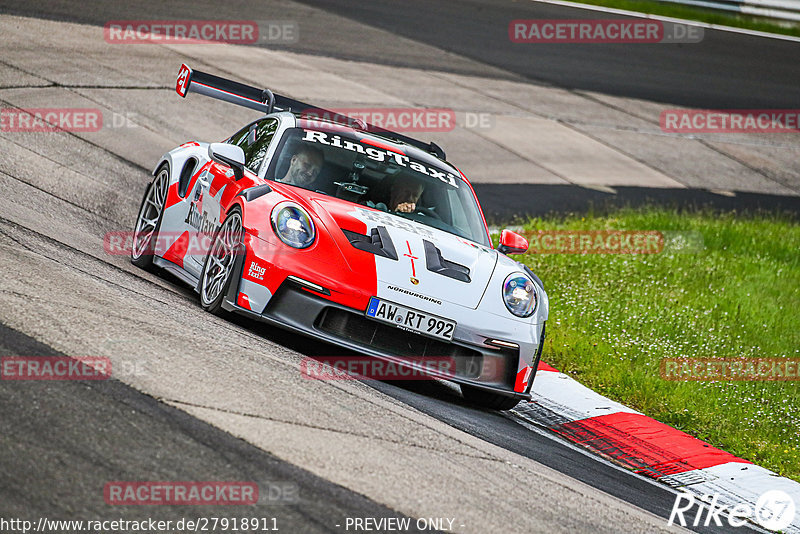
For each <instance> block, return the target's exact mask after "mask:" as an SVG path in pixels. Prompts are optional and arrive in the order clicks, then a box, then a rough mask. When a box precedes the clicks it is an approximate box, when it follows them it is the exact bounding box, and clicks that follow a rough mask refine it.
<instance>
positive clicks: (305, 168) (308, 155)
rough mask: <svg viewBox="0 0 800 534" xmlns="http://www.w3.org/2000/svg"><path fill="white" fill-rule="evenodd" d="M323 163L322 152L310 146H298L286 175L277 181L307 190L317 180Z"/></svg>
mask: <svg viewBox="0 0 800 534" xmlns="http://www.w3.org/2000/svg"><path fill="white" fill-rule="evenodd" d="M324 163H325V156H324V155H323V154H322V150H320V149H319V148H317V147H314V146H311V145H305V144H304V145H300V148H298V150H297V152H295V153H294V155H293V156H292V159H291V160H290V161H289V168H288V169H287V170H286V175H285V176H284V177H283V178H282V179H280V180H279V181H280V182H283V183H286V184H291V185H296V186H299V187H305V188H307V189H308V188H310V187H311V184H312V183H314V180H316V179H317V176H318V175H319V171H320V169H322V165H323V164H324Z"/></svg>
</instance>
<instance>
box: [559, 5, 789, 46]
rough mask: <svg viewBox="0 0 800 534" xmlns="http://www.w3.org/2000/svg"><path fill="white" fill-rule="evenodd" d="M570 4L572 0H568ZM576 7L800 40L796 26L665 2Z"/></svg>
mask: <svg viewBox="0 0 800 534" xmlns="http://www.w3.org/2000/svg"><path fill="white" fill-rule="evenodd" d="M568 1H572V0H568ZM576 3H580V4H591V5H595V6H604V7H612V8H616V9H625V10H628V11H638V12H640V13H649V14H652V15H662V16H665V17H674V18H679V19H686V20H696V21H699V22H706V23H708V24H717V25H720V26H733V27H735V28H745V29H748V30H757V31H762V32H768V33H780V34H784V35H794V36H796V37H797V36H800V24H797V23H792V22H788V21H787V22H782V23H778V22H777V21H772V20H770V19H765V18H761V17H753V16H748V15H740V14H737V13H727V12H724V11H717V10H711V9H703V8H700V7H692V6H684V5H679V4H673V3H669V2H656V1H653V0H580V2H576Z"/></svg>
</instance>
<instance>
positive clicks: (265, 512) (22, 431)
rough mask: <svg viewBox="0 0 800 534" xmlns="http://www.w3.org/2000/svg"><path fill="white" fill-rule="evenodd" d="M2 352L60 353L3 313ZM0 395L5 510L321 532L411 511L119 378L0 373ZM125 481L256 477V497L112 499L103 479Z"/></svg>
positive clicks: (0, 484)
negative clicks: (198, 501) (245, 523)
mask: <svg viewBox="0 0 800 534" xmlns="http://www.w3.org/2000/svg"><path fill="white" fill-rule="evenodd" d="M0 355H3V356H8V355H16V356H37V357H38V356H63V355H62V354H60V353H59V352H57V351H55V350H53V349H52V348H50V347H49V346H47V345H44V344H42V343H40V342H38V341H36V340H34V339H33V338H30V337H28V336H26V335H24V334H21V333H20V332H18V331H16V330H13V329H10V328H8V327H6V326H5V325H2V324H0ZM0 406H2V411H3V417H2V418H0V447H1V448H2V450H3V454H2V455H0V502H2V503H3V504H2V509H3V510H2V511H3V516H4V518H9V517H17V518H23V519H28V520H33V521H36V519H37V518H38V517H40V516H41V517H48V518H50V519H65V520H66V519H78V520H81V519H82V520H95V519H108V518H110V517H113V518H120V519H126V520H137V521H138V520H142V519H146V518H148V517H153V518H158V519H162V520H173V521H176V520H178V519H180V518H184V517H185V518H189V519H196V518H198V517H212V516H214V517H229V518H232V517H236V518H243V517H248V518H256V517H258V518H273V517H274V518H276V524H277V526H278V527H279V530H281V531H284V532H308V533H316V532H320V533H322V532H342V531H343V530H344V525H345V518H347V517H351V518H352V517H370V518H376V519H378V518H388V517H393V518H402V517H405V516H403V515H402V514H399V513H397V512H395V511H393V510H391V509H389V508H387V507H385V506H382V505H379V504H377V503H375V502H374V501H371V500H370V499H368V498H366V497H364V496H362V495H359V494H357V493H354V492H352V491H350V490H347V489H345V488H343V487H341V486H337V485H336V484H333V483H331V482H328V481H326V480H324V479H321V478H319V477H316V476H314V475H312V474H310V473H309V472H307V471H305V470H303V469H300V468H298V467H296V466H293V465H291V464H288V463H286V462H284V461H282V460H280V459H278V458H276V457H274V456H272V455H270V454H268V453H266V452H264V451H262V450H260V449H258V448H256V447H254V446H252V445H250V444H248V443H246V442H244V441H242V440H240V439H237V438H234V437H233V436H231V435H230V434H227V433H225V432H223V431H221V430H218V429H217V428H214V427H212V426H211V425H208V424H206V423H204V422H202V421H200V420H198V419H195V418H193V417H191V416H189V415H188V414H186V413H185V412H183V411H180V410H178V409H175V408H172V407H170V406H168V405H166V404H164V403H162V402H159V401H157V400H156V399H154V398H152V397H150V396H148V395H145V394H143V393H140V392H138V391H136V390H134V389H133V388H131V387H129V386H127V385H125V384H123V383H121V382H119V381H117V380H114V379H111V380H107V381H92V382H86V381H83V382H78V381H59V382H42V381H13V382H12V381H7V380H2V381H0ZM119 480H131V481H144V480H150V481H206V480H227V481H231V480H237V481H247V482H255V483H257V484H258V485H259V488H260V498H259V501H258V503H257V504H254V505H247V506H227V507H224V506H175V505H172V506H170V505H165V506H157V507H152V506H112V505H109V504H106V502H105V501H104V497H103V488H104V485H105V484H106V482H109V481H119ZM276 488H283V490H282V491H283V493H282V494H281V493H278V492H276V491H275V489H276ZM291 488H294V489H296V492H294V491H290V489H291ZM337 525H340V527H337ZM411 525H412V527H413V525H414V521H411ZM409 531H411V532H418V530H416V529H415V528H411V529H410V530H409Z"/></svg>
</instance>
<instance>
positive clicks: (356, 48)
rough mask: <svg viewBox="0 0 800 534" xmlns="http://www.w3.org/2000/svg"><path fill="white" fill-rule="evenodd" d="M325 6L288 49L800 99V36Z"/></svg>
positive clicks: (661, 89)
mask: <svg viewBox="0 0 800 534" xmlns="http://www.w3.org/2000/svg"><path fill="white" fill-rule="evenodd" d="M300 1H301V2H302V3H303V4H307V5H308V6H310V7H313V8H315V10H316V9H321V10H325V11H327V12H329V13H330V14H332V15H335V16H330V17H326V16H324V13H323V12H320V11H315V15H314V16H310V17H307V16H304V17H303V19H302V31H303V32H305V33H304V35H305V34H309V35H313V36H314V38H313V39H307V38H302V39H300V41H299V42H298V43H297V44H295V45H286V46H285V47H284V48H286V49H287V50H296V51H298V52H304V53H311V54H322V55H330V56H335V57H340V58H345V59H353V60H363V61H369V62H375V63H386V64H391V65H402V66H411V67H422V68H424V67H430V68H434V69H437V70H445V71H447V70H455V71H459V72H464V73H468V74H476V75H487V74H488V75H497V72H496V68H499V69H503V70H506V71H508V72H511V73H515V74H518V75H521V76H524V77H525V78H527V79H529V80H531V81H535V82H540V83H546V84H553V85H556V86H559V87H565V88H569V89H576V90H585V91H597V92H601V93H606V94H610V95H617V96H623V97H630V98H639V99H644V100H650V101H656V102H663V103H669V104H674V105H680V106H687V107H697V108H709V109H729V108H730V109H761V108H772V109H780V108H796V107H798V106H799V105H800V84H798V83H797V80H800V62H798V61H797V57H798V55H800V43H798V42H791V41H783V40H774V39H765V38H762V37H755V36H748V35H742V34H739V33H730V32H726V31H719V30H706V31H705V35H704V39H703V41H702V45H699V44H698V45H693V44H642V45H616V44H604V45H596V44H584V45H582V44H571V45H569V46H563V45H557V44H554V45H542V44H538V45H524V44H523V45H521V44H515V43H512V42H510V40H509V38H508V24H509V22H510V21H511V20H514V19H592V18H617V16H616V15H609V14H603V13H597V12H594V11H586V10H581V9H574V8H567V7H561V6H555V5H550V4H543V3H538V2H533V1H530V0H519V1H513V2H512V1H505V0H437V1H435V2H430V1H427V0H403V1H402V2H396V1H394V2H393V1H392V0H372V1H370V2H351V1H349V0H313V1H308V0H305V1H304V0H300ZM0 12H4V13H8V14H14V15H24V16H33V17H44V18H52V19H56V20H66V21H73V22H80V23H85V24H96V25H100V26H102V25H103V24H105V23H106V22H108V21H109V20H119V19H141V18H147V19H159V18H164V19H186V18H201V19H213V18H220V19H246V20H252V19H255V20H295V19H294V18H293V16H295V15H296V11H294V10H293V9H292V6H291V5H287V4H286V3H284V2H280V1H278V2H247V1H244V0H234V1H231V2H225V4H224V10H222V9H221V4H219V3H218V2H216V1H212V0H197V1H192V2H184V1H176V2H159V1H157V0H134V1H129V2H125V3H124V4H122V5H119V4H118V3H116V2H84V1H81V0H52V1H48V2H28V3H26V2H18V1H15V0H1V1H0ZM342 19H350V20H353V21H357V22H360V23H363V24H364V25H367V26H371V27H375V28H380V29H383V30H386V31H388V32H390V33H392V34H394V35H396V36H398V37H404V38H406V39H409V40H411V41H414V42H418V43H424V44H427V45H430V46H433V47H436V48H438V49H441V50H445V51H449V52H453V53H455V54H458V55H461V56H464V57H467V58H470V59H473V60H475V61H477V62H480V63H483V64H485V65H486V68H481V67H480V66H476V65H475V64H474V63H471V64H470V65H469V66H465V65H462V64H461V63H459V62H456V61H447V60H446V59H445V60H442V59H440V60H438V61H435V62H433V61H431V60H430V59H429V58H426V57H425V56H424V55H420V54H418V53H415V51H413V50H407V49H405V47H403V46H402V45H399V44H398V42H397V41H393V40H387V41H385V42H383V43H377V44H376V43H372V44H371V45H370V46H368V47H365V46H360V45H359V39H358V37H359V36H358V33H356V32H353V31H351V30H350V28H349V27H345V26H344V25H343V24H342V23H341V20H342Z"/></svg>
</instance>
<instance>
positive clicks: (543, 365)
mask: <svg viewBox="0 0 800 534" xmlns="http://www.w3.org/2000/svg"><path fill="white" fill-rule="evenodd" d="M538 371H551V372H553V373H559V372H560V371H559V370H558V369H556V368H555V367H553V366H552V365H548V364H546V363H544V362H539V367H538V368H537V372H538Z"/></svg>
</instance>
